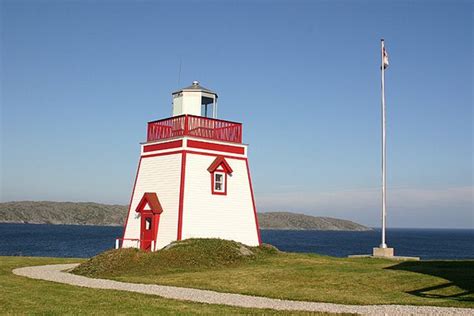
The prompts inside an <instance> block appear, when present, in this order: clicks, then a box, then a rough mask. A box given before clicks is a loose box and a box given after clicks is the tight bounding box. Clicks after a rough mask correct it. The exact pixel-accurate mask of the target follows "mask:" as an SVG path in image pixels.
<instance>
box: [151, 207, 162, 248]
mask: <svg viewBox="0 0 474 316" xmlns="http://www.w3.org/2000/svg"><path fill="white" fill-rule="evenodd" d="M160 215H161V214H154V216H155V218H154V221H153V223H154V224H155V227H154V229H155V236H153V237H155V243H154V245H153V249H152V251H155V250H156V242H157V241H158V228H159V227H160V217H161V216H160Z"/></svg>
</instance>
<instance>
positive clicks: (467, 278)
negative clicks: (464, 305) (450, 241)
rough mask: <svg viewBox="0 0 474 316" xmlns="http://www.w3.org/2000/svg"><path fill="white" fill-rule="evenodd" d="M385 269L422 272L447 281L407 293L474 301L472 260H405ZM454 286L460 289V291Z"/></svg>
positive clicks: (473, 266) (473, 265) (473, 262)
mask: <svg viewBox="0 0 474 316" xmlns="http://www.w3.org/2000/svg"><path fill="white" fill-rule="evenodd" d="M386 269H390V270H402V271H410V272H416V273H422V274H427V275H432V276H436V277H440V278H443V279H445V280H447V281H448V282H446V283H444V284H440V285H436V286H430V287H424V288H420V289H417V290H413V291H409V292H407V293H409V294H412V295H416V296H420V297H426V298H440V299H453V300H457V301H463V302H473V303H474V260H466V261H405V262H401V263H399V264H396V265H394V266H391V267H388V268H386ZM454 287H458V288H460V289H462V292H460V291H459V290H458V289H456V288H454Z"/></svg>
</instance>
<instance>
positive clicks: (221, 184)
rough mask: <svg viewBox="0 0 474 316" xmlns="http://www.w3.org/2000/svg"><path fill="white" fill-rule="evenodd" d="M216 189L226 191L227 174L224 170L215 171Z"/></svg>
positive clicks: (216, 190)
mask: <svg viewBox="0 0 474 316" xmlns="http://www.w3.org/2000/svg"><path fill="white" fill-rule="evenodd" d="M214 191H215V192H225V174H224V173H222V172H216V173H214Z"/></svg>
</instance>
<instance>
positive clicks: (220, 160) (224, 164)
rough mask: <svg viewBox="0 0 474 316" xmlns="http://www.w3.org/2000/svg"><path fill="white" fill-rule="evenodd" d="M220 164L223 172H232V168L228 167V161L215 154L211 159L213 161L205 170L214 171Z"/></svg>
mask: <svg viewBox="0 0 474 316" xmlns="http://www.w3.org/2000/svg"><path fill="white" fill-rule="evenodd" d="M220 166H222V168H223V169H224V171H225V173H229V174H230V173H232V172H234V171H233V170H232V168H231V167H230V165H229V163H228V162H227V161H226V160H225V158H224V157H223V156H217V157H216V159H215V160H214V161H213V163H212V164H211V165H210V166H209V168H207V171H209V172H214V171H216V170H217V168H219V167H220Z"/></svg>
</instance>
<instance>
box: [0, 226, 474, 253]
mask: <svg viewBox="0 0 474 316" xmlns="http://www.w3.org/2000/svg"><path fill="white" fill-rule="evenodd" d="M122 229H123V228H122V227H111V226H75V225H33V224H0V255H2V256H41V257H76V258H87V257H91V256H94V255H96V254H98V253H100V252H102V251H104V250H107V249H111V248H113V247H114V244H115V238H117V237H121V235H122ZM261 234H262V241H263V242H265V243H269V244H272V245H274V246H276V247H277V248H278V249H280V250H283V251H292V252H308V253H318V254H323V255H329V256H335V257H346V256H348V255H351V254H368V253H371V251H372V247H374V246H377V245H378V244H379V243H380V231H379V230H374V231H368V232H341V231H289V230H262V232H261ZM387 241H388V245H389V246H390V247H394V248H395V254H396V255H400V256H418V257H421V258H422V259H425V260H431V259H474V230H472V229H401V228H400V229H389V230H388V231H387Z"/></svg>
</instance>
